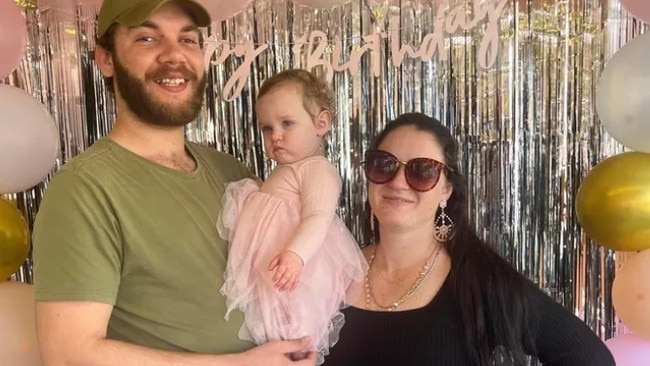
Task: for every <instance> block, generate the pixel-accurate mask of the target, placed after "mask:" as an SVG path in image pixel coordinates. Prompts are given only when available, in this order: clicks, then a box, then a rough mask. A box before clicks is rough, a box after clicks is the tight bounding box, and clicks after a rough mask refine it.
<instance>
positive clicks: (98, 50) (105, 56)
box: [95, 46, 115, 78]
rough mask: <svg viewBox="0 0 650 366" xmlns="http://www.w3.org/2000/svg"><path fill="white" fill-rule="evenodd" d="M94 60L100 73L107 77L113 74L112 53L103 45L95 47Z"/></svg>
mask: <svg viewBox="0 0 650 366" xmlns="http://www.w3.org/2000/svg"><path fill="white" fill-rule="evenodd" d="M95 62H96V63H97V66H98V67H99V71H101V73H102V75H104V76H105V77H107V78H110V77H113V75H114V74H115V66H114V65H113V55H111V53H110V52H108V51H107V50H106V49H105V48H104V47H102V46H97V47H95Z"/></svg>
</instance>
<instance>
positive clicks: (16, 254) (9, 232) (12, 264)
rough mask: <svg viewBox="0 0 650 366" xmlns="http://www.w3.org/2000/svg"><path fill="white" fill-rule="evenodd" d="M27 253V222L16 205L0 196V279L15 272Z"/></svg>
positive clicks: (2, 279)
mask: <svg viewBox="0 0 650 366" xmlns="http://www.w3.org/2000/svg"><path fill="white" fill-rule="evenodd" d="M28 253H29V230H28V228H27V222H26V221H25V219H24V218H23V216H22V215H21V213H20V211H18V210H17V209H16V207H14V206H13V205H11V204H10V203H9V202H7V201H5V200H3V199H2V198H0V281H4V280H6V279H7V278H9V276H11V275H12V274H13V273H14V272H16V271H17V270H18V268H20V266H21V265H22V264H23V263H24V262H25V259H26V258H27V254H28Z"/></svg>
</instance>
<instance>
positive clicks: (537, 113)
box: [4, 0, 646, 338]
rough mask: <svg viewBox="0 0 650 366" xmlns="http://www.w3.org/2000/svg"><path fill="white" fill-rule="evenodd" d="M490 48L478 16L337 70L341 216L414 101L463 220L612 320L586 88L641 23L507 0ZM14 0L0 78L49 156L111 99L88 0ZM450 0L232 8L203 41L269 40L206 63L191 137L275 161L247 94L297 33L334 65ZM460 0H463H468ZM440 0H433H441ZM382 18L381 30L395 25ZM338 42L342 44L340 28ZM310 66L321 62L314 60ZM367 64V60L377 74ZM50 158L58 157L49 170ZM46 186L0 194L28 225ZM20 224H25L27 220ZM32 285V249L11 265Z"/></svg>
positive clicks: (263, 3)
mask: <svg viewBox="0 0 650 366" xmlns="http://www.w3.org/2000/svg"><path fill="white" fill-rule="evenodd" d="M492 2H495V3H497V2H498V1H492ZM502 2H504V4H505V6H504V8H503V11H502V12H501V14H500V17H499V19H498V22H496V23H495V26H496V27H497V29H498V39H497V42H498V53H497V54H496V61H495V63H494V64H493V65H491V66H490V67H488V68H482V67H481V66H480V65H479V63H478V61H477V57H479V56H480V53H481V48H480V45H481V40H482V39H483V36H485V34H486V33H487V30H486V27H487V25H486V22H483V23H480V24H479V25H477V26H475V27H474V28H472V29H469V30H463V29H459V30H458V31H456V32H454V33H451V34H449V33H445V34H443V36H444V42H443V43H442V48H441V49H438V53H437V54H435V55H434V56H433V58H432V59H431V60H424V61H423V60H420V59H413V58H409V57H408V56H406V57H404V59H403V62H402V63H401V65H399V66H396V65H395V64H394V63H393V62H392V61H391V55H392V53H391V44H390V41H389V40H388V39H386V38H382V39H381V42H380V43H379V44H378V45H379V47H378V48H376V49H375V50H374V51H372V52H366V53H364V54H363V55H362V56H361V58H360V59H359V63H358V70H356V72H350V71H340V72H333V74H332V76H333V78H332V84H333V86H334V88H335V90H336V92H337V95H338V117H337V120H336V124H335V126H334V127H333V133H332V134H331V136H330V141H329V155H330V158H331V159H332V161H333V162H334V163H335V164H336V165H337V166H338V167H339V170H340V173H341V176H342V177H343V180H344V187H343V195H342V197H341V206H340V214H341V217H342V218H343V219H344V220H345V221H346V222H347V223H348V225H349V227H350V229H351V230H352V231H353V233H355V234H356V236H357V237H358V239H359V241H360V242H362V243H363V242H367V241H369V240H370V237H369V234H368V230H367V229H366V222H367V221H368V218H367V216H368V211H367V210H366V209H365V201H366V192H365V181H364V178H363V175H362V171H361V169H360V166H359V163H360V161H361V157H362V153H363V151H364V150H365V149H366V148H367V146H368V144H369V142H370V140H371V138H372V137H373V136H374V135H375V133H376V132H377V131H378V130H379V129H381V127H382V126H383V125H384V123H385V122H387V121H388V120H390V119H392V118H394V117H396V116H397V115H398V114H400V113H403V112H412V111H419V112H424V113H427V114H429V115H432V116H435V117H437V118H439V119H440V120H442V121H443V122H444V123H445V124H447V125H448V126H449V127H450V128H451V129H452V131H453V132H454V133H455V135H456V136H457V137H458V139H459V140H460V142H461V151H462V160H461V161H462V171H463V173H464V174H465V175H466V176H467V179H468V183H469V188H470V197H471V202H470V212H472V213H473V217H471V219H472V220H473V221H474V222H475V224H476V227H477V229H478V231H479V234H480V235H481V236H482V237H484V238H485V239H487V240H489V241H490V242H492V243H494V244H495V246H496V249H497V250H498V251H499V252H500V253H502V254H503V255H504V256H505V257H506V258H507V259H508V260H509V261H510V262H511V263H512V264H513V265H514V266H515V267H516V268H517V269H518V270H519V271H521V272H522V273H523V274H525V275H526V276H528V277H529V278H531V279H533V280H534V281H535V282H536V283H538V284H539V285H540V286H541V287H542V288H544V289H546V290H547V291H548V293H549V294H551V295H552V296H553V297H554V298H556V299H557V300H558V301H560V302H561V303H562V304H564V305H565V306H567V307H568V308H570V309H571V310H572V311H573V312H574V313H575V314H576V315H578V316H580V317H581V318H583V319H584V320H585V322H586V323H587V324H588V325H589V326H591V327H592V329H594V331H596V332H597V333H598V334H599V335H601V337H603V338H609V337H611V336H612V335H614V334H617V333H621V332H623V330H622V327H621V326H619V323H618V322H617V319H616V317H615V314H614V313H613V309H612V304H611V300H610V299H611V283H612V280H613V276H614V273H615V270H616V268H617V266H619V265H620V264H621V263H622V261H624V259H625V258H624V255H623V253H614V252H612V251H608V250H605V249H603V248H601V247H600V246H597V245H595V244H593V243H591V242H590V240H589V239H588V238H587V237H586V236H585V235H584V234H583V233H582V231H581V229H580V226H579V224H578V222H577V219H576V215H575V209H574V197H575V194H576V191H577V189H578V186H579V184H580V182H581V179H582V178H583V177H584V176H585V175H586V173H587V172H588V171H589V170H590V169H591V168H592V167H593V166H594V165H595V164H596V163H597V162H599V161H600V160H602V159H603V158H605V157H608V156H611V155H614V154H616V153H618V152H621V151H623V148H622V147H621V146H620V145H619V144H618V143H617V142H616V141H615V140H613V139H612V138H611V137H610V136H609V135H607V134H606V132H604V130H603V129H602V128H601V125H600V122H599V121H598V118H597V116H596V114H595V107H594V100H595V90H596V87H597V81H598V76H599V74H600V72H601V70H602V68H603V66H604V63H605V62H606V61H607V60H608V59H609V58H610V57H611V56H612V55H613V54H614V52H616V50H618V48H620V47H621V46H622V45H624V44H625V43H626V42H627V41H629V40H630V39H631V38H632V37H634V36H635V35H637V34H639V33H642V32H643V31H644V30H645V29H646V26H645V25H644V24H643V23H640V22H638V21H636V20H635V19H633V18H632V17H630V16H629V15H628V14H627V13H626V12H625V11H624V10H623V9H622V8H621V6H620V4H619V3H618V1H616V0H558V1H554V0H547V1H543V0H528V1H526V0H502ZM18 3H19V4H22V6H23V7H24V10H25V14H26V16H27V19H28V27H29V32H30V33H29V44H28V50H27V54H26V56H25V59H24V61H23V62H22V64H21V65H20V67H19V68H18V70H16V71H15V72H14V74H13V75H12V76H11V77H10V78H7V79H5V80H4V82H5V83H8V84H12V85H16V86H18V87H20V88H23V89H25V90H27V91H29V92H31V93H32V94H33V95H34V96H35V97H36V98H37V99H39V100H40V101H42V102H43V103H44V104H45V105H47V106H48V108H49V110H50V111H51V113H52V114H53V116H54V118H55V120H56V121H57V123H58V127H59V131H60V137H61V146H62V151H61V156H60V158H59V159H58V160H57V168H58V167H60V166H61V165H62V164H64V163H65V162H66V161H68V160H69V159H70V158H72V157H73V156H75V155H77V154H78V153H80V152H81V151H83V150H85V149H86V148H87V147H88V146H89V145H90V144H92V143H93V142H94V141H96V140H97V139H98V138H99V137H101V136H104V135H105V134H106V133H107V132H108V131H109V130H110V128H111V125H112V121H113V116H114V112H115V111H114V105H113V102H112V99H111V97H110V96H109V94H108V93H107V91H106V88H105V86H104V83H103V80H102V77H101V74H100V73H99V72H98V70H97V68H96V67H95V65H94V63H93V49H94V29H95V17H96V14H97V11H98V8H99V7H98V4H97V3H98V1H88V0H78V1H76V2H75V3H78V5H77V6H70V7H58V6H56V4H57V3H63V2H56V1H54V2H52V1H47V2H45V1H43V2H41V3H34V4H32V3H25V2H18ZM457 3H458V1H454V0H442V1H440V0H392V1H389V0H386V1H368V0H352V1H351V2H350V3H348V4H346V5H343V6H339V7H336V8H332V9H324V10H316V9H312V8H308V7H304V6H300V5H296V4H292V3H291V2H272V1H267V0H259V1H254V2H253V3H252V4H251V5H250V6H248V7H247V8H246V10H245V11H244V12H242V13H240V14H238V15H237V16H235V17H233V18H231V19H228V20H226V21H223V22H220V23H218V24H216V23H215V24H213V26H212V27H210V29H209V30H207V32H206V34H205V36H206V39H207V44H206V47H213V48H215V49H216V52H215V54H216V55H217V56H218V55H219V54H220V52H221V51H222V50H223V47H224V46H223V44H222V43H213V42H217V41H218V40H225V41H226V43H227V44H228V45H229V47H231V49H232V48H234V47H236V46H237V45H243V44H247V43H253V44H254V45H256V46H262V45H267V46H268V48H267V49H266V50H265V51H264V52H262V53H261V54H260V55H258V56H257V57H256V58H255V59H254V60H252V62H251V63H250V64H249V65H247V64H246V63H245V62H244V58H237V57H233V56H230V57H228V58H226V59H225V60H224V61H223V62H217V61H218V60H217V59H216V56H215V57H213V58H212V59H211V60H212V61H213V64H212V65H211V66H210V67H209V75H208V81H209V82H208V89H207V92H206V93H207V94H206V96H207V103H206V108H205V109H204V111H203V112H202V114H201V116H200V118H199V119H198V121H197V122H195V123H193V124H191V125H190V126H189V127H188V128H187V136H188V138H189V139H191V140H193V141H197V142H200V143H203V144H206V145H209V146H213V147H215V148H217V149H219V150H222V151H225V152H228V153H232V154H233V155H235V156H236V157H238V158H240V159H241V160H242V161H244V162H245V163H246V164H248V166H249V167H250V168H251V170H252V171H253V172H255V173H257V174H259V175H260V176H262V177H264V176H265V175H266V174H267V173H268V172H269V171H270V169H271V168H272V166H271V163H270V162H268V161H267V160H266V158H265V157H264V154H263V151H262V147H261V146H262V144H261V136H260V134H259V131H258V130H257V128H256V127H255V118H254V113H253V112H254V109H253V107H254V98H255V95H256V94H257V90H259V86H260V84H261V82H262V81H263V80H264V79H266V78H267V77H269V76H271V75H272V74H274V73H275V72H278V71H281V70H284V69H287V68H291V67H306V66H307V62H308V61H307V58H308V56H309V50H310V47H313V46H314V45H313V44H311V45H310V44H309V42H308V39H305V38H304V37H303V38H301V36H302V35H305V34H308V33H309V32H312V31H321V32H323V34H324V35H325V36H326V38H327V40H328V42H327V45H325V46H324V48H323V50H322V52H323V55H324V56H323V59H328V60H331V59H332V57H333V56H334V53H335V51H336V50H337V49H338V50H343V53H342V54H341V55H340V56H339V57H340V61H341V63H343V62H344V61H346V60H349V59H350V56H351V55H352V54H353V52H354V51H358V50H359V49H360V48H362V47H364V45H367V44H368V42H366V41H364V36H367V35H372V34H380V33H382V32H388V31H389V30H390V29H393V30H394V33H393V34H396V35H397V36H398V37H399V41H400V44H406V45H409V44H410V45H412V46H413V47H418V46H419V45H420V43H421V41H422V39H423V38H424V37H425V36H426V35H428V34H431V33H434V32H436V29H435V27H434V25H435V23H436V22H435V18H436V15H437V14H439V11H441V10H440V9H441V7H453V6H456V4H457ZM470 3H471V1H470ZM443 9H444V8H443ZM391 27H392V28H391ZM337 37H338V39H340V43H341V44H340V47H338V48H337V47H335V40H336V39H337ZM239 68H241V69H240V70H245V72H246V73H247V74H249V77H248V78H247V79H246V80H245V81H243V82H244V84H243V88H242V90H241V93H240V94H239V95H238V96H236V97H235V98H233V100H231V101H226V100H225V99H228V95H224V94H223V93H224V90H225V89H227V88H225V87H226V84H228V82H229V80H230V78H231V77H232V76H233V75H234V74H235V71H236V70H238V69H239ZM315 70H317V71H319V72H322V73H323V74H326V72H327V70H326V68H325V67H317V68H315ZM377 71H378V73H377ZM55 170H56V169H55ZM46 188H47V180H46V181H45V182H43V184H41V185H39V186H37V187H35V188H34V189H32V190H29V191H26V192H24V193H20V194H16V195H11V196H6V197H5V198H7V199H9V200H10V201H14V202H16V204H17V206H18V207H19V209H20V210H22V212H23V214H24V215H25V217H26V218H27V219H28V221H29V222H30V224H31V223H33V219H34V216H35V213H36V212H37V210H38V205H39V202H40V199H41V197H42V195H43V192H44V190H45V189H46ZM30 228H31V225H30ZM13 277H14V279H15V280H19V281H25V282H31V280H32V275H31V261H30V260H29V259H28V261H27V263H25V265H24V266H23V267H22V268H21V269H20V270H19V271H18V272H17V273H16V274H15V275H14V276H13Z"/></svg>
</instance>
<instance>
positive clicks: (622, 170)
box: [576, 152, 650, 251]
mask: <svg viewBox="0 0 650 366" xmlns="http://www.w3.org/2000/svg"><path fill="white" fill-rule="evenodd" d="M576 213H577V216H578V221H580V224H581V225H582V228H583V229H584V231H585V233H586V234H587V235H588V236H589V237H590V238H591V239H593V240H594V241H595V242H596V243H598V244H600V245H602V246H604V247H606V248H610V249H614V250H621V251H637V250H644V249H648V248H650V154H647V153H640V152H626V153H623V154H618V155H615V156H612V157H610V158H607V159H605V160H603V161H602V162H600V163H599V164H597V165H596V166H595V167H594V168H593V169H592V170H591V171H590V172H589V173H588V174H587V176H586V177H585V179H584V180H583V182H582V184H581V185H580V188H579V189H578V195H577V198H576Z"/></svg>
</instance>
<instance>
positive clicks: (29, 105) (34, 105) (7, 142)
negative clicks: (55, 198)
mask: <svg viewBox="0 0 650 366" xmlns="http://www.w3.org/2000/svg"><path fill="white" fill-rule="evenodd" d="M58 154H59V133H58V130H57V127H56V125H55V123H54V120H53V119H52V117H51V116H50V114H49V113H48V112H47V110H46V109H45V106H44V105H43V104H41V103H39V102H38V101H37V100H36V99H35V98H34V97H32V96H31V95H30V94H28V93H27V92H25V91H24V90H22V89H18V88H15V87H13V86H10V85H3V84H0V194H5V193H17V192H22V191H24V190H27V189H29V188H32V187H34V186H35V185H37V184H38V183H40V182H41V181H42V180H43V178H45V177H46V176H47V174H48V173H49V172H50V171H51V170H52V168H53V167H54V163H55V161H56V158H57V156H58Z"/></svg>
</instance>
